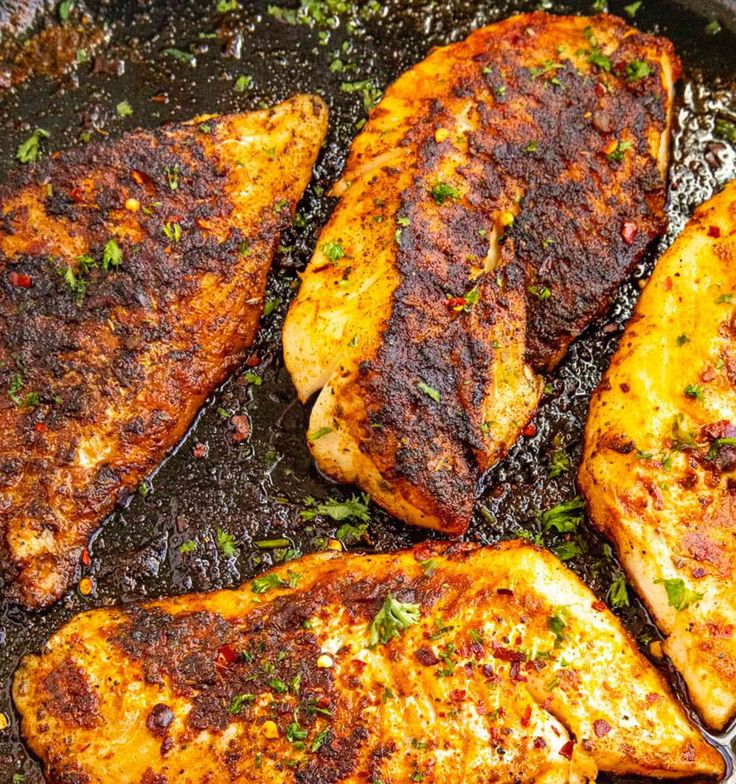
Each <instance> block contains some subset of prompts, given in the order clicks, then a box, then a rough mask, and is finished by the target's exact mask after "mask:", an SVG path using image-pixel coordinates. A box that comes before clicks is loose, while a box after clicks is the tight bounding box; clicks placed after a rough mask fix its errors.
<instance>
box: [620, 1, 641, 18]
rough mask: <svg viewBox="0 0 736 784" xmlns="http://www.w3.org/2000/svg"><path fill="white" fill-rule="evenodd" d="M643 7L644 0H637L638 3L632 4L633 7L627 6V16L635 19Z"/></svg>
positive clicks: (625, 9)
mask: <svg viewBox="0 0 736 784" xmlns="http://www.w3.org/2000/svg"><path fill="white" fill-rule="evenodd" d="M641 6H642V0H636V2H635V3H631V5H625V6H624V11H626V15H627V16H629V17H630V18H631V19H633V18H634V17H635V16H636V14H637V11H638V10H639V9H640V8H641Z"/></svg>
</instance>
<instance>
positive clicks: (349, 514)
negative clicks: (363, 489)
mask: <svg viewBox="0 0 736 784" xmlns="http://www.w3.org/2000/svg"><path fill="white" fill-rule="evenodd" d="M312 503H313V502H312ZM369 503H370V497H369V496H368V495H367V494H365V493H362V494H361V495H354V496H352V497H351V498H349V499H348V500H347V501H336V500H335V499H333V498H328V499H327V501H324V502H323V503H320V504H316V505H315V506H314V507H313V508H312V509H305V510H303V511H302V513H301V516H302V517H303V518H304V519H305V520H313V519H314V518H315V517H316V516H317V515H323V516H325V517H330V518H331V519H332V520H335V521H336V522H342V521H343V520H349V519H350V518H355V519H357V520H362V521H363V522H366V523H367V522H368V521H369V520H370V515H369V514H368V504H369Z"/></svg>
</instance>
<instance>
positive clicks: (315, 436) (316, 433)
mask: <svg viewBox="0 0 736 784" xmlns="http://www.w3.org/2000/svg"><path fill="white" fill-rule="evenodd" d="M332 432H333V428H331V427H320V428H319V430H313V431H312V432H311V433H310V434H309V435H308V436H307V441H309V442H310V443H311V444H313V443H314V442H315V441H319V439H320V438H324V437H325V436H327V435H329V434H330V433H332Z"/></svg>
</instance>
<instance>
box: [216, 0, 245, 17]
mask: <svg viewBox="0 0 736 784" xmlns="http://www.w3.org/2000/svg"><path fill="white" fill-rule="evenodd" d="M239 7H240V6H239V5H238V0H217V13H218V14H226V13H227V12H228V11H237V10H238V8H239Z"/></svg>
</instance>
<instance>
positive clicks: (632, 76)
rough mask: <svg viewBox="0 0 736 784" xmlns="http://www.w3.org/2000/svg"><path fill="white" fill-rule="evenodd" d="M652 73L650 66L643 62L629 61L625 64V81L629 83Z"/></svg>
mask: <svg viewBox="0 0 736 784" xmlns="http://www.w3.org/2000/svg"><path fill="white" fill-rule="evenodd" d="M651 73H652V69H651V66H650V65H649V63H647V62H646V61H644V60H631V61H630V62H628V63H626V79H627V81H629V82H638V81H639V80H640V79H645V78H646V77H647V76H650V75H651Z"/></svg>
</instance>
